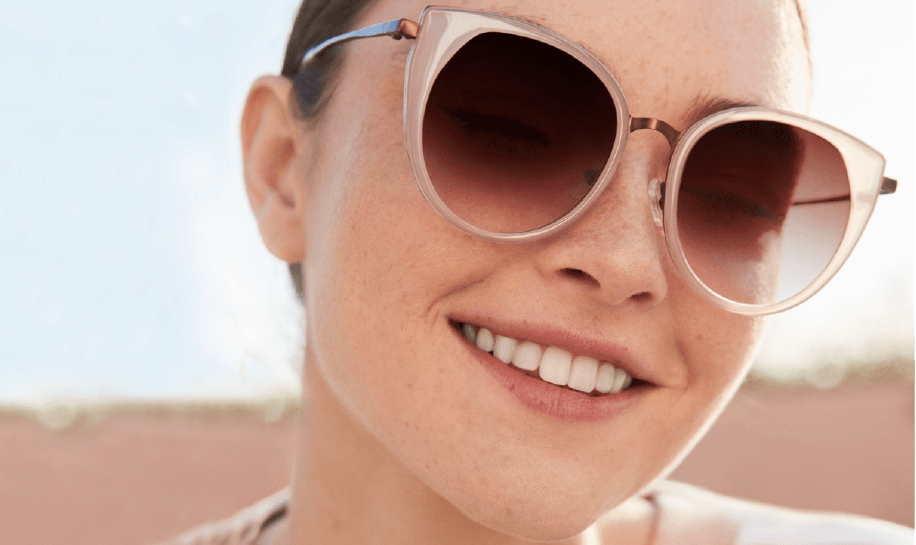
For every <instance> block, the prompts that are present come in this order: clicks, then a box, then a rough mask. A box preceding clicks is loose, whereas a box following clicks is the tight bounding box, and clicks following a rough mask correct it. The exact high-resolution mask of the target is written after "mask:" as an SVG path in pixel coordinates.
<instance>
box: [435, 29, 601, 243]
mask: <svg viewBox="0 0 916 545" xmlns="http://www.w3.org/2000/svg"><path fill="white" fill-rule="evenodd" d="M616 131H617V109H616V106H615V104H614V100H613V98H612V97H611V95H610V93H609V92H608V90H607V88H606V87H605V85H604V83H603V82H602V81H601V80H600V79H599V78H598V76H597V75H595V74H594V72H592V71H591V70H590V69H588V68H587V67H586V66H585V65H583V64H582V63H581V62H579V61H578V60H576V59H575V58H574V57H572V56H571V55H569V54H567V53H565V52H563V51H561V50H559V49H557V48H555V47H553V46H550V45H547V44H545V43H543V42H539V41H537V40H533V39H530V38H524V37H520V36H514V35H510V34H500V33H487V34H482V35H479V36H477V37H475V38H473V39H472V40H470V41H469V42H468V43H467V44H465V45H464V46H462V47H461V49H460V50H459V51H457V52H456V53H455V55H454V56H453V57H452V58H451V59H450V60H449V61H448V63H447V64H446V65H445V66H444V67H443V68H442V70H441V72H440V73H439V75H438V76H437V78H436V81H435V83H434V84H433V87H432V89H431V91H430V95H429V99H428V102H427V105H426V111H425V114H424V118H423V158H424V160H425V162H426V168H427V171H428V172H429V179H430V181H431V182H432V185H433V187H434V188H435V190H436V193H437V194H438V195H439V197H440V198H441V199H442V201H443V202H444V203H445V205H446V206H448V207H449V209H450V210H452V212H454V213H455V214H457V215H458V216H459V217H460V218H461V219H463V220H464V221H466V222H468V223H470V224H471V225H474V226H476V227H479V228H482V229H486V230H488V231H493V232H497V233H521V232H526V231H531V230H534V229H537V228H540V227H543V226H545V225H548V224H550V223H552V222H554V221H556V220H558V219H560V218H561V217H563V216H564V215H566V214H567V213H568V212H569V211H571V210H572V209H573V208H574V207H575V206H576V205H577V204H578V203H579V202H580V201H581V200H582V199H583V198H584V197H585V196H586V195H587V194H588V193H589V191H591V189H592V187H593V186H594V184H595V182H596V181H597V180H598V178H599V175H600V173H601V171H602V170H603V169H604V166H605V164H606V163H607V161H608V158H609V157H610V154H611V150H612V149H613V146H614V138H615V134H616Z"/></svg>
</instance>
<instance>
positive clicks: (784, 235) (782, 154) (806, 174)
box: [677, 121, 850, 304]
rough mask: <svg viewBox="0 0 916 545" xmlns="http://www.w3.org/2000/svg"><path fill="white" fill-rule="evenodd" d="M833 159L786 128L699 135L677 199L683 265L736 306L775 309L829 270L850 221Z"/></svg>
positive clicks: (834, 153)
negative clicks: (767, 305)
mask: <svg viewBox="0 0 916 545" xmlns="http://www.w3.org/2000/svg"><path fill="white" fill-rule="evenodd" d="M849 196H850V189H849V179H848V177H847V172H846V166H845V163H844V162H843V158H842V156H841V155H840V153H839V151H838V150H837V149H836V148H835V147H834V146H833V145H832V144H830V143H828V142H827V141H826V140H824V139H822V138H820V137H819V136H817V135H815V134H813V133H810V132H808V131H805V130H803V129H799V128H797V127H793V126H790V125H785V124H783V123H777V122H771V121H742V122H734V123H729V124H727V125H723V126H721V127H718V128H716V129H714V130H712V131H710V132H709V133H707V134H705V135H704V136H703V137H701V138H700V139H699V141H698V142H697V143H696V144H695V146H694V147H693V149H692V150H691V151H690V152H689V155H688V158H687V161H686V164H685V166H684V172H683V174H682V177H681V184H680V188H679V190H678V195H677V228H678V234H679V238H680V241H681V245H682V247H683V251H684V256H685V258H686V260H687V263H688V264H689V265H690V267H691V269H693V271H694V273H695V274H696V275H697V277H698V278H699V279H700V280H701V281H702V282H703V283H704V284H706V285H707V286H708V287H709V288H710V289H712V290H713V291H714V292H715V293H717V294H719V295H721V296H723V297H725V298H727V299H729V300H731V301H735V302H738V303H747V304H770V303H779V302H782V301H785V300H787V299H789V298H790V297H792V296H794V295H796V294H798V293H799V292H801V291H803V290H804V289H805V288H807V287H808V286H810V285H811V284H812V283H813V282H814V280H815V279H816V278H817V277H818V276H819V275H820V274H821V273H822V272H823V271H824V270H825V269H826V268H827V264H828V263H829V262H830V260H831V259H832V258H833V256H834V254H835V253H836V251H837V249H838V248H839V246H840V241H841V240H842V238H843V234H844V232H845V229H846V224H847V222H848V219H849V206H850V201H849Z"/></svg>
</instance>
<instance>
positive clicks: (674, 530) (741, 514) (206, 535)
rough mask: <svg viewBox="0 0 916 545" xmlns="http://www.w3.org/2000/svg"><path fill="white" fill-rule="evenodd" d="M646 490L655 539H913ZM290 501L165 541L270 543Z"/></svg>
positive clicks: (892, 544)
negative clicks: (653, 513)
mask: <svg viewBox="0 0 916 545" xmlns="http://www.w3.org/2000/svg"><path fill="white" fill-rule="evenodd" d="M644 496H645V497H646V499H648V500H649V501H650V502H652V503H653V504H654V505H655V507H656V509H657V518H656V520H655V524H656V528H655V542H654V544H653V545H914V531H913V529H912V528H907V527H905V526H900V525H897V524H892V523H890V522H885V521H880V520H876V519H870V518H867V517H860V516H855V515H841V514H835V513H817V512H811V511H798V510H795V509H787V508H783V507H775V506H771V505H765V504H761V503H756V502H750V501H746V500H740V499H737V498H730V497H727V496H722V495H720V494H716V493H714V492H710V491H708V490H704V489H702V488H697V487H695V486H691V485H688V484H682V483H676V482H672V481H664V482H661V483H659V484H657V485H654V486H653V487H652V489H651V490H650V491H648V492H646V493H645V494H644ZM288 502H289V490H288V489H284V490H281V491H280V492H278V493H276V494H274V495H273V496H270V497H269V498H266V499H264V500H262V501H260V502H258V503H257V504H255V505H253V506H252V507H249V508H247V509H245V510H243V511H240V512H239V513H237V514H236V515H235V516H233V517H231V518H229V519H226V520H223V521H220V522H215V523H210V524H206V525H204V526H200V527H198V528H196V529H194V530H192V531H190V532H187V533H185V534H183V535H181V536H180V537H178V538H176V539H175V540H172V541H169V542H167V543H166V544H163V545H215V544H220V545H267V544H268V543H270V541H271V539H270V537H271V536H270V534H271V530H275V529H276V528H277V527H276V525H274V524H273V523H274V522H276V521H279V520H282V519H283V517H285V516H286V508H287V504H288Z"/></svg>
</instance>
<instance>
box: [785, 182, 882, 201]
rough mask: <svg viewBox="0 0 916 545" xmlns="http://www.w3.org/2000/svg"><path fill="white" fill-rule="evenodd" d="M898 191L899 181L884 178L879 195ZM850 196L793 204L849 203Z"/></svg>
mask: <svg viewBox="0 0 916 545" xmlns="http://www.w3.org/2000/svg"><path fill="white" fill-rule="evenodd" d="M896 191H897V180H895V179H893V178H884V179H883V180H882V181H881V192H880V193H879V195H890V194H891V193H895V192H896ZM848 200H849V195H843V196H842V197H833V198H831V199H817V200H813V201H796V202H793V203H792V206H798V205H801V204H821V203H825V202H841V201H848Z"/></svg>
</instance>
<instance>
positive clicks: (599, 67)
mask: <svg viewBox="0 0 916 545" xmlns="http://www.w3.org/2000/svg"><path fill="white" fill-rule="evenodd" d="M491 32H496V33H502V34H511V35H515V36H521V37H525V38H530V39H533V40H536V41H539V42H542V43H544V44H547V45H550V46H553V47H555V48H557V49H559V50H561V51H563V52H565V53H567V54H568V55H570V56H572V57H573V58H574V59H576V60H578V61H579V62H581V63H582V64H583V65H585V66H586V67H587V68H588V69H589V70H591V71H592V72H593V73H594V74H595V75H596V76H597V77H598V78H599V79H600V80H601V81H602V83H603V84H604V86H605V87H606V88H607V91H608V93H610V95H611V98H612V99H613V101H614V104H615V106H616V114H617V133H616V136H615V140H614V147H613V149H612V150H611V154H610V157H609V158H608V161H607V163H606V164H605V166H604V169H603V170H602V172H601V174H600V175H599V177H598V179H597V181H596V182H595V184H594V187H593V188H592V189H591V190H590V191H589V193H588V194H587V195H586V196H585V197H584V198H583V199H582V201H580V202H579V203H578V204H577V205H576V206H575V207H573V208H572V209H571V210H570V211H569V212H567V213H566V214H565V215H563V216H562V217H560V218H559V219H557V220H555V221H553V222H551V223H549V224H547V225H545V226H543V227H540V228H537V229H534V230H531V231H526V232H522V233H499V232H493V231H488V230H485V229H481V228H479V227H477V226H475V225H472V224H470V223H468V222H467V221H465V220H463V219H462V218H460V217H459V216H458V215H456V214H455V213H454V212H453V211H452V210H451V209H449V207H448V206H447V205H446V204H445V203H444V202H443V201H442V199H441V198H440V197H439V195H438V193H437V192H436V190H435V188H434V186H433V184H432V181H431V180H430V178H429V172H428V171H427V168H426V163H425V160H424V155H423V116H424V114H425V110H426V104H427V100H428V98H429V94H430V92H431V90H432V87H433V83H434V82H435V80H436V78H437V77H438V75H439V72H440V71H441V70H442V68H443V67H444V66H445V64H446V63H447V62H448V61H449V60H450V59H451V58H452V56H453V55H454V54H455V53H456V52H457V51H458V50H459V49H461V47H463V46H464V45H465V44H467V43H468V42H469V41H470V40H471V39H473V38H475V37H476V36H479V35H481V34H485V33H491ZM377 36H391V37H393V38H395V39H400V38H412V39H415V40H416V41H415V43H414V45H413V47H412V48H411V51H410V53H409V55H408V58H407V66H406V69H405V76H404V137H405V141H406V146H407V155H408V158H409V160H410V165H411V168H412V170H413V173H414V178H415V179H416V182H417V186H418V187H419V189H420V192H421V194H422V195H423V197H424V198H425V199H426V202H427V203H429V205H430V206H431V207H432V208H433V210H435V211H436V213H437V214H439V216H441V217H442V218H443V219H445V220H446V221H448V222H449V223H451V224H452V225H453V226H455V227H456V228H458V229H459V230H461V231H463V232H465V233H467V234H469V235H472V236H474V237H477V238H480V239H483V240H487V241H491V242H502V243H520V242H531V241H535V240H540V239H543V238H545V237H548V236H551V235H554V234H556V233H557V232H558V231H560V230H562V229H563V228H564V227H565V226H567V225H569V224H570V223H572V222H574V221H576V220H577V219H579V218H580V217H581V216H582V215H584V214H585V213H586V212H587V211H588V210H589V209H590V208H591V207H592V206H593V205H594V203H595V202H597V200H598V198H599V197H600V195H601V194H602V192H603V191H604V189H605V188H606V187H607V186H608V184H610V182H611V180H612V179H613V177H614V173H615V171H616V169H617V166H618V164H619V162H620V159H621V157H622V155H623V152H624V150H625V149H626V142H627V137H628V136H629V134H630V133H631V132H634V131H637V130H642V129H649V130H655V131H657V132H660V133H661V134H662V135H664V136H665V138H666V139H667V140H668V143H669V145H670V146H671V148H672V153H671V157H670V159H669V164H668V170H667V177H666V180H664V182H663V183H661V184H660V186H661V188H662V190H661V191H660V190H659V189H660V187H659V184H658V182H657V181H653V183H650V184H649V188H648V195H649V203H650V210H651V213H652V215H653V217H654V219H655V221H656V224H659V225H663V229H664V234H665V242H666V245H667V246H668V253H669V255H670V257H671V260H672V262H673V263H674V265H675V268H676V269H677V271H678V272H679V273H680V275H681V276H682V277H683V278H684V280H685V281H686V282H687V284H688V285H689V286H690V287H691V288H692V289H693V290H694V291H695V292H696V293H698V294H699V295H700V296H701V297H703V298H704V299H705V300H707V301H709V302H710V303H713V304H715V305H716V306H718V307H720V308H723V309H725V310H727V311H730V312H733V313H736V314H742V315H747V316H758V315H764V314H772V313H776V312H781V311H784V310H787V309H789V308H792V307H794V306H796V305H798V304H800V303H802V302H803V301H805V300H807V299H808V298H810V297H811V296H812V295H814V294H815V293H817V292H818V291H819V290H820V289H821V288H823V287H824V285H825V284H826V283H827V282H828V281H829V280H830V279H831V278H832V277H833V276H834V275H835V274H836V272H837V271H838V270H839V269H840V267H841V266H842V265H843V263H844V262H845V261H846V259H847V258H848V257H849V255H850V253H851V252H852V249H853V247H854V246H855V244H856V242H858V240H859V237H860V236H861V235H862V232H863V230H864V229H865V225H866V223H867V222H868V219H869V217H870V216H871V213H872V211H873V210H874V207H875V203H876V201H877V198H878V195H879V194H882V193H893V192H894V190H895V189H896V182H895V181H894V180H891V179H889V178H884V177H883V172H884V157H883V156H882V155H881V154H880V153H878V152H877V151H875V150H874V149H873V148H871V147H869V146H868V145H867V144H865V143H864V142H862V141H861V140H858V139H856V138H855V137H853V136H851V135H849V134H847V133H845V132H843V131H841V130H839V129H836V128H834V127H832V126H830V125H827V124H825V123H822V122H820V121H817V120H814V119H812V118H809V117H806V116H803V115H800V114H796V113H791V112H785V111H781V110H777V109H773V108H764V107H740V108H730V109H727V110H724V111H721V112H718V113H716V114H713V115H710V116H708V117H706V118H704V119H702V120H700V121H699V122H697V123H695V124H694V125H693V126H691V127H689V128H688V129H687V130H685V131H683V132H679V131H677V130H676V129H674V128H672V127H671V126H670V125H668V124H667V123H665V122H664V121H661V120H656V119H652V118H634V117H631V116H630V114H629V112H628V110H627V103H626V99H625V97H624V94H623V90H622V89H621V88H620V85H619V84H618V83H617V80H616V79H615V78H614V76H613V75H612V74H611V73H610V71H609V70H608V69H607V67H605V66H604V64H602V63H601V62H600V61H599V60H598V59H597V58H595V57H594V56H593V55H592V54H591V53H589V52H588V51H586V50H585V49H583V48H582V47H581V46H579V45H578V44H576V43H574V42H572V41H570V40H568V39H566V38H564V37H562V36H560V35H559V34H556V33H554V32H552V31H550V30H548V29H545V28H543V27H540V26H538V25H535V24H532V23H529V22H527V21H523V20H520V19H516V18H513V17H507V16H504V15H498V14H493V13H486V12H480V11H473V10H466V9H460V8H442V7H428V8H426V9H425V10H423V13H422V14H421V16H420V20H419V23H415V22H413V21H410V20H407V19H400V20H393V21H388V22H385V23H379V24H376V25H372V26H369V27H366V28H363V29H359V30H356V31H353V32H348V33H346V34H342V35H340V36H336V37H334V38H331V39H329V40H326V41H325V42H322V43H321V44H319V45H318V46H316V47H314V48H312V49H310V50H309V51H308V52H307V53H306V54H305V56H304V57H303V60H302V63H303V64H305V63H307V62H309V61H310V60H311V59H313V58H314V57H315V56H316V55H318V54H319V53H320V52H321V51H323V50H324V49H325V48H327V47H328V46H330V45H334V44H338V43H343V42H346V41H350V40H354V39H360V38H370V37H377ZM738 121H774V122H778V123H783V124H786V125H790V126H794V127H798V128H801V129H803V130H806V131H809V132H811V133H813V134H815V135H817V136H819V137H821V138H822V139H824V140H825V141H827V142H829V143H830V144H831V145H833V146H834V147H835V148H836V149H837V150H838V151H839V153H840V155H841V156H842V158H843V160H844V162H845V164H846V169H847V173H848V179H849V186H850V195H851V197H850V201H851V202H850V210H849V217H848V221H847V224H846V230H845V232H844V234H843V238H842V240H841V242H840V245H839V246H838V248H837V250H836V252H835V253H834V255H833V258H832V259H831V260H830V262H829V263H828V264H827V267H826V268H825V270H824V271H823V272H822V273H821V274H820V275H819V276H818V277H817V278H816V279H815V280H814V282H813V283H812V284H811V285H809V286H808V287H807V288H806V289H804V290H802V291H801V292H799V293H798V294H796V295H794V296H792V297H790V298H789V299H786V300H785V301H780V302H777V303H769V304H746V303H738V302H735V301H732V300H730V299H727V298H725V297H722V296H721V295H719V294H717V293H716V292H714V291H713V290H712V289H710V288H709V287H708V286H707V285H706V284H705V283H703V282H702V281H701V280H700V279H699V277H698V276H697V275H696V273H695V272H694V271H693V269H692V268H691V267H690V264H689V263H688V262H687V258H686V256H685V254H684V251H683V247H682V246H681V241H680V238H679V235H678V227H677V200H678V193H679V192H678V189H679V187H680V183H681V175H682V174H683V171H684V166H685V164H686V161H687V157H688V156H689V153H690V151H691V150H692V149H693V147H694V145H696V143H697V142H698V141H699V140H700V139H701V138H702V137H703V136H704V135H706V134H707V133H708V132H710V131H712V130H713V129H716V128H718V127H721V126H723V125H726V124H729V123H733V122H738ZM662 200H663V204H662ZM662 210H663V211H664V212H662Z"/></svg>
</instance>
